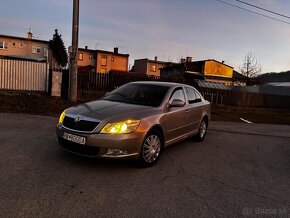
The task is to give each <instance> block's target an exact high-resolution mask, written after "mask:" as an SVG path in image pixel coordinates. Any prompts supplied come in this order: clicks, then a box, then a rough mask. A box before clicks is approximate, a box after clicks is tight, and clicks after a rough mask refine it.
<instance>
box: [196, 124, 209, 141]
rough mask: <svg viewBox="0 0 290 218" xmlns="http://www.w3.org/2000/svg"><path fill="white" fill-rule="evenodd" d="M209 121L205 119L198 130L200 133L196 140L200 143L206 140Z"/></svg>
mask: <svg viewBox="0 0 290 218" xmlns="http://www.w3.org/2000/svg"><path fill="white" fill-rule="evenodd" d="M207 126H208V125H207V121H206V119H203V120H202V121H201V122H200V124H199V128H198V133H197V135H196V136H195V139H196V140H197V141H199V142H202V141H203V140H204V139H205V136H206V132H207Z"/></svg>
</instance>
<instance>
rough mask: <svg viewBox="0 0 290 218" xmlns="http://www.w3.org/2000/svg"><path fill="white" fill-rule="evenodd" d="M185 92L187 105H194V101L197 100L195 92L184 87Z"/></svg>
mask: <svg viewBox="0 0 290 218" xmlns="http://www.w3.org/2000/svg"><path fill="white" fill-rule="evenodd" d="M185 91H186V95H187V100H188V103H189V104H192V103H195V102H196V101H195V100H196V99H197V98H198V97H197V96H196V92H195V90H193V89H191V88H187V87H186V88H185Z"/></svg>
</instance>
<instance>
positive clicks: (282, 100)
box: [78, 72, 290, 108]
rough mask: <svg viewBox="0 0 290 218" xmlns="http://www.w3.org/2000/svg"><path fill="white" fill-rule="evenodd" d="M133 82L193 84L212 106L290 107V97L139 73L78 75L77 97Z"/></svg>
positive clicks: (88, 95) (93, 96) (97, 95)
mask: <svg viewBox="0 0 290 218" xmlns="http://www.w3.org/2000/svg"><path fill="white" fill-rule="evenodd" d="M133 81H163V82H178V83H184V84H188V85H192V86H194V87H195V88H197V89H198V90H199V91H200V92H201V94H202V95H203V96H204V98H205V99H206V100H208V101H210V102H211V103H212V104H222V105H231V106H242V107H265V108H290V98H289V97H288V96H279V95H269V94H259V93H249V92H239V91H232V90H220V89H212V88H202V87H198V85H197V83H196V81H194V80H192V79H189V78H180V77H177V78H163V77H156V76H154V77H151V76H147V75H144V74H138V73H118V72H111V73H108V74H101V73H93V72H79V73H78V93H79V97H80V98H81V99H84V98H89V99H96V98H98V97H100V96H102V95H103V94H104V93H105V92H109V91H111V90H113V89H115V88H117V87H119V86H121V85H123V84H126V83H128V82H133Z"/></svg>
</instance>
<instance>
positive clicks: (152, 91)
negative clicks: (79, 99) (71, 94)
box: [56, 81, 211, 166]
mask: <svg viewBox="0 0 290 218" xmlns="http://www.w3.org/2000/svg"><path fill="white" fill-rule="evenodd" d="M210 115H211V106H210V103H209V102H208V101H206V100H205V99H204V98H203V97H202V95H201V94H200V93H199V92H198V91H197V90H196V89H195V88H193V87H191V86H188V85H184V84H178V83H165V82H152V81H150V82H132V83H128V84H126V85H123V86H121V87H119V88H117V89H115V90H114V91H112V92H110V93H109V94H107V95H106V96H104V97H103V98H102V99H100V100H96V101H92V102H88V103H84V104H81V105H78V106H75V107H70V108H68V109H66V110H65V111H64V112H63V113H62V114H61V116H60V118H59V123H58V124H57V128H56V133H57V136H58V141H59V144H60V145H61V146H62V147H63V148H65V149H66V150H68V151H70V152H73V153H75V154H80V155H85V156H90V157H106V158H125V159H135V160H137V161H138V162H139V163H140V164H141V165H142V166H152V165H153V164H155V163H156V162H157V161H158V159H159V158H160V156H161V154H162V152H163V149H164V148H165V147H166V146H168V145H171V144H173V143H175V142H178V141H180V140H184V139H185V138H188V137H193V138H195V139H197V140H198V141H202V140H203V139H204V138H205V136H206V131H207V127H208V125H209V121H210Z"/></svg>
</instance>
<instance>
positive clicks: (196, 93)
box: [195, 91, 202, 99]
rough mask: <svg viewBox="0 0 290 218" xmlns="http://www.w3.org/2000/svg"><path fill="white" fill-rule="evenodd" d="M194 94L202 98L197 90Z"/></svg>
mask: <svg viewBox="0 0 290 218" xmlns="http://www.w3.org/2000/svg"><path fill="white" fill-rule="evenodd" d="M195 95H196V98H197V99H202V97H201V94H200V93H199V92H198V91H195Z"/></svg>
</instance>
